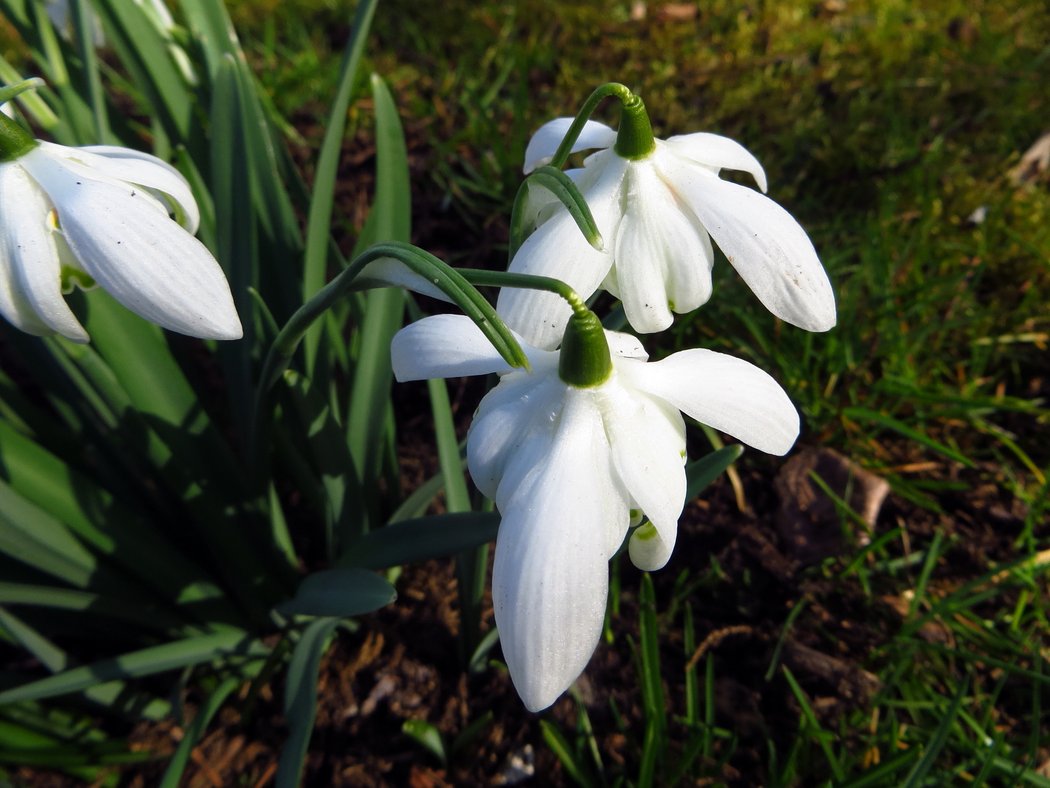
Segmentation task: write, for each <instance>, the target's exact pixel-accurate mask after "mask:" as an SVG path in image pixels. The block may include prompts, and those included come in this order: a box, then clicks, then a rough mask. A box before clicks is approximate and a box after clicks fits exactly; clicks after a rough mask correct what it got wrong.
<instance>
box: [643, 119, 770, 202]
mask: <svg viewBox="0 0 1050 788" xmlns="http://www.w3.org/2000/svg"><path fill="white" fill-rule="evenodd" d="M663 145H664V146H666V150H668V151H670V152H673V153H674V154H675V155H676V156H680V157H682V158H684V159H688V160H689V161H694V162H696V163H698V164H703V165H704V166H705V167H710V168H711V169H712V170H714V173H715V174H716V175H717V174H718V171H719V170H723V169H726V170H741V171H743V172H747V173H750V174H751V177H753V178H754V179H755V183H757V184H758V188H759V189H761V190H762V191H763V192H765V191H766V189H767V184H766V171H765V170H764V169H762V165H761V164H759V163H758V159H756V158H755V157H754V155H753V154H752V153H751V151H749V150H748V149H747V148H745V147H744V146H743V145H741V144H740V143H739V142H737V141H736V140H731V139H729V137H723V136H722V135H720V134H710V133H708V132H704V131H700V132H697V133H695V134H682V135H680V136H677V137H671V138H670V139H668V140H667V141H666V142H664V143H663ZM657 146H658V147H659V146H660V143H657Z"/></svg>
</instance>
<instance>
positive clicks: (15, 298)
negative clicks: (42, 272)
mask: <svg viewBox="0 0 1050 788" xmlns="http://www.w3.org/2000/svg"><path fill="white" fill-rule="evenodd" d="M4 106H5V107H6V106H7V105H6V104H5V105H4ZM12 170H21V167H20V166H19V165H18V164H15V163H13V162H8V163H4V164H0V314H2V315H3V316H4V318H5V319H6V320H7V321H8V322H9V323H10V324H11V325H13V326H14V327H15V328H17V329H19V330H21V331H25V332H26V333H27V334H34V335H37V336H43V335H46V334H50V333H51V329H50V328H49V327H48V326H47V324H46V323H44V321H43V320H41V319H40V316H39V315H38V314H37V313H36V310H35V309H34V308H33V305H32V304H31V303H29V301H28V300H27V299H26V297H25V294H24V293H23V292H22V284H21V282H19V280H18V273H17V270H16V257H17V255H18V253H19V250H18V245H17V241H16V239H15V236H14V235H13V234H12V233H11V228H13V227H15V226H17V223H18V222H20V221H22V217H21V215H20V212H19V211H18V207H19V203H18V201H17V200H15V201H12V200H11V199H10V197H9V186H8V185H9V184H10V183H11V177H12V172H11V171H12ZM23 175H24V173H23ZM16 177H17V176H16Z"/></svg>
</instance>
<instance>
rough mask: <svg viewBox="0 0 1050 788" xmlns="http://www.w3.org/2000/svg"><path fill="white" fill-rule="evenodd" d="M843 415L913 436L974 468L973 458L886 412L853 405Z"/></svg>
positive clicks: (930, 447) (914, 438) (917, 440)
mask: <svg viewBox="0 0 1050 788" xmlns="http://www.w3.org/2000/svg"><path fill="white" fill-rule="evenodd" d="M842 415H843V416H845V417H846V418H849V419H855V420H857V421H863V422H866V423H868V424H875V425H877V426H879V427H884V428H885V429H888V430H892V431H893V432H896V433H898V434H899V435H903V436H904V437H905V438H911V439H912V440H913V441H915V442H916V443H919V444H921V445H923V446H925V447H926V448H928V449H931V450H933V451H935V452H937V453H938V454H942V455H944V456H945V457H947V458H948V459H950V460H955V461H956V462H958V463H962V464H963V465H965V466H966V467H967V468H974V467H976V466H975V465H974V462H973V460H971V459H970V458H969V457H966V456H965V455H963V454H962V453H961V452H959V451H957V450H956V449H953V448H952V447H951V446H947V445H945V444H943V443H941V442H939V441H936V440H934V439H933V438H931V437H930V436H929V435H927V434H926V433H924V432H922V431H921V430H919V429H917V428H915V427H911V426H909V425H908V424H905V423H904V422H902V421H900V420H899V419H895V418H893V417H892V416H888V415H886V414H885V413H879V412H877V411H874V410H870V409H868V408H861V407H852V408H845V409H844V410H843V411H842Z"/></svg>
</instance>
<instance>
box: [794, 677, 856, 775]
mask: <svg viewBox="0 0 1050 788" xmlns="http://www.w3.org/2000/svg"><path fill="white" fill-rule="evenodd" d="M781 670H782V671H783V674H784V678H785V679H787V683H788V686H789V687H790V688H791V693H792V695H794V696H795V700H796V701H798V705H799V706H800V707H801V708H802V724H801V726H800V728H801V729H802V730H803V731H808V733H809V734H810V735H811V736H812V737H813V738H814V739H816V742H817V745H818V746H819V747H820V749H821V750H822V751H823V752H824V757H825V758H826V759H827V762H828V766H829V767H830V768H831V773H832V775H834V777H835V782H836V783H842V781H843V780H844V779H845V775H844V773H843V771H842V765H841V764H840V763H839V759H838V758H837V757H836V756H835V753H834V751H833V750H832V746H831V742H832V740H833V739H834V735H833V734H831V733H830V732H829V731H826V730H824V728H823V727H822V726H821V724H820V721H819V720H818V719H817V714H816V712H815V711H814V710H813V705H812V704H811V703H810V702H809V698H807V697H806V693H805V691H804V690H803V689H802V686H801V685H800V684H799V683H798V680H797V679H796V678H795V676H794V674H793V673H792V672H791V671H790V670H789V669H788V667H787V666H786V665H785V666H783V667H782V668H781Z"/></svg>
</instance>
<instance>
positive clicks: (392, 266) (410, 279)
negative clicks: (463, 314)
mask: <svg viewBox="0 0 1050 788" xmlns="http://www.w3.org/2000/svg"><path fill="white" fill-rule="evenodd" d="M358 279H359V281H361V282H368V281H372V282H377V283H379V284H380V285H381V286H384V287H385V286H394V287H404V288H406V289H408V290H411V291H413V292H415V293H421V294H423V295H425V296H430V297H431V298H437V299H438V300H440V301H447V302H449V303H451V302H452V299H451V298H449V297H448V296H447V295H445V292H444V291H443V290H442V289H441V288H440V287H438V286H437V285H435V284H434V283H433V282H431V281H430V280H429V279H427V278H426V277H423V276H420V275H419V274H417V273H416V272H415V271H413V270H412V269H410V268H409V267H408V266H406V265H405V264H404V263H402V262H401V261H400V260H395V259H394V258H393V257H381V258H379V259H378V260H373V261H372V262H370V263H369V264H368V265H366V266H365V267H364V268H363V269H362V270H361V273H360V274H358Z"/></svg>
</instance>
